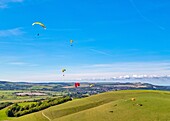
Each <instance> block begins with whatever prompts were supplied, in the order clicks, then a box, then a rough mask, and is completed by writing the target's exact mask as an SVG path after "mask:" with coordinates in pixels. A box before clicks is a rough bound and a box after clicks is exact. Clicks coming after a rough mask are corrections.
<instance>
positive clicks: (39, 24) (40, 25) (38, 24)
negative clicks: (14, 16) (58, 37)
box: [32, 22, 46, 29]
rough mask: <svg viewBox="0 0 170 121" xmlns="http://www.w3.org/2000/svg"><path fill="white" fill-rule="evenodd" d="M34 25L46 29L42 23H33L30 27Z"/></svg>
mask: <svg viewBox="0 0 170 121" xmlns="http://www.w3.org/2000/svg"><path fill="white" fill-rule="evenodd" d="M35 24H37V25H40V26H41V27H43V28H44V29H46V26H45V25H44V24H43V23H41V22H34V23H33V24H32V26H34V25H35Z"/></svg>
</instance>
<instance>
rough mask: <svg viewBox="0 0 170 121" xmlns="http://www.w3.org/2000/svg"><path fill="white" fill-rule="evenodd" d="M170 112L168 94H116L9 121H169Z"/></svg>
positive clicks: (100, 95)
mask: <svg viewBox="0 0 170 121" xmlns="http://www.w3.org/2000/svg"><path fill="white" fill-rule="evenodd" d="M131 98H135V99H136V101H131ZM169 112H170V92H161V91H116V92H107V93H103V94H99V95H95V96H91V97H88V98H84V99H77V100H73V101H71V102H67V103H65V104H61V105H58V106H54V107H51V108H48V109H46V110H43V111H41V112H37V113H33V114H29V115H26V116H23V117H20V118H16V119H14V120H12V121H95V120H97V121H113V120H114V121H125V120H126V121H170V113H169Z"/></svg>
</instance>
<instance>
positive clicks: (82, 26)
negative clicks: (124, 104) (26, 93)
mask: <svg viewBox="0 0 170 121" xmlns="http://www.w3.org/2000/svg"><path fill="white" fill-rule="evenodd" d="M169 11H170V1H169V0H156V1H155V0H142V1H141V0H119V1H116V0H93V1H91V0H85V1H80V0H72V1H70V0H34V2H33V1H32V0H0V79H3V80H18V81H24V80H27V81H35V82H36V81H52V80H53V81H55V80H71V79H83V78H97V77H101V78H105V77H113V76H120V75H133V74H148V75H153V74H155V75H169V74H170V71H169V66H170V34H169V33H170V16H169V15H170V12H169ZM35 21H40V22H42V23H44V24H45V25H46V27H47V29H46V30H43V29H42V28H41V27H39V26H32V23H33V22H35ZM37 33H39V34H40V36H37ZM70 39H73V40H74V43H73V46H72V47H71V46H70V43H69V41H70ZM122 65H123V66H122ZM129 65H130V66H129ZM139 65H140V66H139ZM141 65H142V66H141ZM148 67H149V68H148ZM62 68H66V69H67V72H66V76H65V77H62V74H61V69H62Z"/></svg>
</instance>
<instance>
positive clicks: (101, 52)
mask: <svg viewBox="0 0 170 121" xmlns="http://www.w3.org/2000/svg"><path fill="white" fill-rule="evenodd" d="M90 50H91V51H93V52H95V53H98V54H102V55H106V56H113V55H111V54H109V53H107V52H105V51H101V50H96V49H90Z"/></svg>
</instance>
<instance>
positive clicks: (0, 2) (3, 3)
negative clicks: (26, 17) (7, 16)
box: [0, 0, 24, 9]
mask: <svg viewBox="0 0 170 121" xmlns="http://www.w3.org/2000/svg"><path fill="white" fill-rule="evenodd" d="M23 1H24V0H0V9H4V8H8V5H9V4H10V3H22V2H23Z"/></svg>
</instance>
